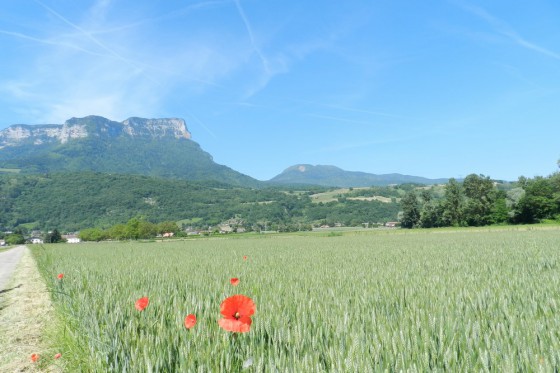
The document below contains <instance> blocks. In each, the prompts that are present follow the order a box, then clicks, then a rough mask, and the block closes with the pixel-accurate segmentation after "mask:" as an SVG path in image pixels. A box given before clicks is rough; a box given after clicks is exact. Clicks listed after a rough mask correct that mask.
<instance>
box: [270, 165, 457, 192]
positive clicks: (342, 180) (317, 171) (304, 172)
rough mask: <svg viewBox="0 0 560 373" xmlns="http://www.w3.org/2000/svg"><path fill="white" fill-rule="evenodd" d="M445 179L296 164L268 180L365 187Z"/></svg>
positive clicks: (285, 182) (284, 182) (427, 182)
mask: <svg viewBox="0 0 560 373" xmlns="http://www.w3.org/2000/svg"><path fill="white" fill-rule="evenodd" d="M446 182H447V179H428V178H424V177H420V176H410V175H402V174H398V173H393V174H381V175H377V174H370V173H366V172H359V171H345V170H343V169H341V168H339V167H336V166H331V165H310V164H297V165H294V166H291V167H288V168H287V169H285V170H284V171H283V172H282V173H281V174H279V175H277V176H275V177H273V178H272V179H270V180H269V183H272V184H294V185H296V184H308V185H321V186H329V187H367V186H373V185H390V184H405V183H418V184H441V183H446Z"/></svg>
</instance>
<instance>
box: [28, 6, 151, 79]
mask: <svg viewBox="0 0 560 373" xmlns="http://www.w3.org/2000/svg"><path fill="white" fill-rule="evenodd" d="M35 2H36V3H37V4H39V5H41V6H42V7H43V8H45V9H46V10H48V11H49V12H50V13H51V14H53V15H54V16H55V17H57V18H58V19H60V20H61V21H62V22H64V23H66V24H68V25H69V26H71V27H72V28H74V29H76V30H77V31H79V32H80V33H81V34H82V35H84V36H85V37H86V38H87V39H89V40H90V41H92V42H93V43H94V44H96V45H97V46H99V47H100V48H101V49H103V50H105V51H107V52H108V53H109V54H110V55H112V56H113V57H115V58H117V59H119V60H121V61H123V62H124V63H126V64H128V65H130V66H131V67H133V68H135V69H138V70H141V68H140V67H139V66H138V65H136V64H135V63H134V62H133V61H132V60H130V59H128V58H125V57H123V56H122V55H120V54H119V53H117V52H116V51H115V50H113V49H112V48H109V47H108V46H107V45H106V44H105V43H102V42H101V41H100V40H99V39H97V38H96V37H94V36H93V35H91V34H90V33H89V32H87V31H86V30H84V29H83V28H81V27H80V26H78V25H76V24H74V23H73V22H71V21H70V20H68V19H67V18H66V17H64V16H63V15H61V14H60V13H58V12H56V11H55V10H54V9H52V8H50V7H48V6H47V5H45V4H44V3H42V2H41V1H39V0H35ZM104 3H105V4H103V5H104V6H105V7H106V6H107V2H104ZM97 11H99V10H98V9H97Z"/></svg>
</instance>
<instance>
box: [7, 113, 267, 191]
mask: <svg viewBox="0 0 560 373" xmlns="http://www.w3.org/2000/svg"><path fill="white" fill-rule="evenodd" d="M2 171H3V172H8V171H11V172H20V173H23V174H35V173H41V174H46V173H52V172H77V171H79V172H83V171H93V172H104V173H120V174H137V175H147V176H154V177H163V178H174V179H188V180H216V181H219V182H223V183H228V184H231V185H237V186H247V187H255V186H258V185H260V183H261V182H259V181H258V180H256V179H253V178H251V177H249V176H247V175H244V174H241V173H239V172H237V171H234V170H232V169H231V168H229V167H226V166H224V165H220V164H217V163H215V162H214V160H213V159H212V156H211V155H210V154H208V153H207V152H205V151H204V150H202V149H201V148H200V145H199V144H197V143H196V142H194V141H193V140H192V139H191V133H190V132H189V131H188V129H187V125H186V123H185V121H184V120H183V119H179V118H162V119H145V118H136V117H133V118H129V119H127V120H125V121H123V122H115V121H112V120H109V119H107V118H103V117H100V116H93V115H92V116H87V117H85V118H71V119H69V120H67V121H66V122H65V123H64V124H44V125H26V124H16V125H12V126H10V127H8V128H6V129H4V130H2V131H0V172H2Z"/></svg>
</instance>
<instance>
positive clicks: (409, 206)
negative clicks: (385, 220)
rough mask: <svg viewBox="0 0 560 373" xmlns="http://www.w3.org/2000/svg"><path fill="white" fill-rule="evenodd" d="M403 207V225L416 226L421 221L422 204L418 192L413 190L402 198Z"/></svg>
mask: <svg viewBox="0 0 560 373" xmlns="http://www.w3.org/2000/svg"><path fill="white" fill-rule="evenodd" d="M401 208H402V211H403V214H402V218H401V226H402V227H403V228H414V227H416V226H418V223H419V222H420V204H419V202H418V197H417V196H416V192H415V191H414V190H411V191H409V192H407V193H406V195H405V196H404V197H403V199H402V200H401Z"/></svg>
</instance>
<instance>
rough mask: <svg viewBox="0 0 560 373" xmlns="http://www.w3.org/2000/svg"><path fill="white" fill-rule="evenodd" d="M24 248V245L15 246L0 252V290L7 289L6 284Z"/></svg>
mask: <svg viewBox="0 0 560 373" xmlns="http://www.w3.org/2000/svg"><path fill="white" fill-rule="evenodd" d="M25 250H26V248H25V246H16V247H15V248H12V249H8V250H2V251H1V252H0V292H5V291H7V289H6V284H7V282H8V280H9V279H10V277H12V273H13V272H14V269H15V268H16V265H17V264H18V263H19V261H20V259H21V256H22V254H23V252H24V251H25ZM0 294H2V293H0Z"/></svg>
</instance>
